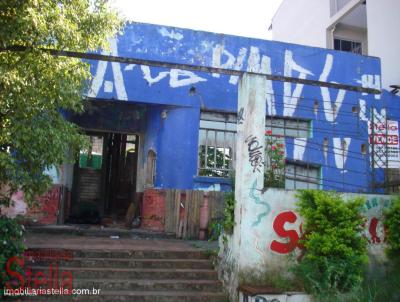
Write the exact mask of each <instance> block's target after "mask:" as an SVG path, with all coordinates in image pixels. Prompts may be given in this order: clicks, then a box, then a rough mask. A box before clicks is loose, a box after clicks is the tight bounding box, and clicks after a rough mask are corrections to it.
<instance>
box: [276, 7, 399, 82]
mask: <svg viewBox="0 0 400 302" xmlns="http://www.w3.org/2000/svg"><path fill="white" fill-rule="evenodd" d="M399 14H400V2H399V1H396V0H368V1H365V0H284V1H283V3H282V5H281V7H280V8H279V10H278V11H277V13H276V14H275V16H274V18H273V19H272V24H271V27H270V29H271V30H272V35H273V39H274V40H277V41H284V42H288V43H297V44H303V45H309V46H314V47H323V48H325V47H326V48H329V49H335V50H342V51H350V52H353V53H357V54H363V55H369V56H376V57H379V58H381V62H382V85H383V86H382V87H383V88H384V89H387V90H388V89H390V86H391V85H400V72H399V66H400V64H399V57H398V54H399V53H400V42H399V39H398V38H396V37H397V36H398V29H399V28H400V18H399Z"/></svg>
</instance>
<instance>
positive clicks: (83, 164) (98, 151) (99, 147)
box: [79, 135, 103, 170]
mask: <svg viewBox="0 0 400 302" xmlns="http://www.w3.org/2000/svg"><path fill="white" fill-rule="evenodd" d="M102 161H103V137H102V136H93V135H89V136H87V144H86V146H85V148H83V149H82V150H81V151H80V152H79V168H92V169H95V170H100V169H101V166H102Z"/></svg>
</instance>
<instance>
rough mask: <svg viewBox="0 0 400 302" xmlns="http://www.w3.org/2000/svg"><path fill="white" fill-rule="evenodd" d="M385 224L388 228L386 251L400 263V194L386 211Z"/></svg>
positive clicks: (393, 259) (390, 257)
mask: <svg viewBox="0 0 400 302" xmlns="http://www.w3.org/2000/svg"><path fill="white" fill-rule="evenodd" d="M384 224H385V227H386V230H387V248H386V253H387V255H388V257H389V259H391V260H392V261H394V262H395V263H396V264H397V265H399V264H400V196H396V197H395V198H393V200H392V205H391V206H390V207H389V208H388V210H387V211H386V212H385V220H384Z"/></svg>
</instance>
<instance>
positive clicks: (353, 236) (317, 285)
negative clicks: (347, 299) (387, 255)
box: [295, 190, 367, 294]
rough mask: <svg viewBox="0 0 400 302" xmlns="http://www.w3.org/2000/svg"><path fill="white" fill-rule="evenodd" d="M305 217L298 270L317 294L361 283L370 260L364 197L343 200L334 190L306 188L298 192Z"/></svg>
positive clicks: (340, 290) (299, 206)
mask: <svg viewBox="0 0 400 302" xmlns="http://www.w3.org/2000/svg"><path fill="white" fill-rule="evenodd" d="M297 198H298V204H297V205H298V208H299V213H300V215H301V216H302V217H303V218H304V224H303V232H304V235H303V238H302V239H301V244H302V245H303V246H304V248H305V250H304V256H303V258H302V259H301V262H300V263H299V265H298V267H297V268H295V272H296V273H297V274H298V275H299V276H301V277H302V278H303V279H304V280H305V284H306V285H307V288H308V290H310V291H311V292H313V293H317V294H326V293H327V292H336V293H337V292H346V291H349V290H351V289H352V288H354V287H357V286H359V285H360V284H361V282H362V280H363V272H364V265H365V264H366V262H367V250H366V245H367V241H366V239H365V238H364V237H363V236H362V235H361V234H362V230H363V225H364V223H365V218H364V217H363V216H362V215H361V214H360V213H361V211H360V210H361V207H362V205H363V204H364V200H363V199H362V198H354V199H351V200H348V201H344V200H343V198H342V196H341V195H340V194H338V193H334V192H326V191H317V190H303V191H299V193H298V194H297Z"/></svg>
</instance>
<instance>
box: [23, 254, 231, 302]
mask: <svg viewBox="0 0 400 302" xmlns="http://www.w3.org/2000/svg"><path fill="white" fill-rule="evenodd" d="M32 251H33V252H36V254H37V253H38V252H41V249H35V250H32ZM56 251H57V250H56ZM42 252H46V250H42ZM69 254H70V255H72V257H71V259H64V260H62V259H61V260H58V261H57V265H56V263H55V262H54V260H46V259H38V258H36V260H33V259H32V258H30V257H27V258H26V263H25V268H27V267H30V268H31V270H32V276H35V275H36V274H37V272H44V274H45V275H46V276H50V275H51V276H54V277H55V278H53V279H55V280H59V283H58V284H59V286H61V282H62V281H61V280H62V279H61V276H62V273H63V272H64V273H65V272H67V273H71V274H72V280H73V288H74V289H89V290H92V289H93V288H94V289H100V295H93V294H90V295H73V296H41V297H30V298H24V301H104V302H108V301H113V302H117V301H135V302H140V301H146V302H147V301H149V302H150V301H157V302H170V301H171V302H172V301H174V302H176V301H188V302H189V301H190V302H197V301H207V302H209V301H210V302H212V301H228V299H227V298H226V295H225V294H224V293H223V290H222V284H221V283H220V281H218V278H217V272H216V271H215V270H214V268H213V265H212V262H211V260H210V259H208V257H207V255H206V254H205V253H204V252H203V251H201V250H196V249H193V248H188V249H187V250H184V249H182V248H180V249H179V250H173V249H165V250H158V251H157V250H150V249H146V250H121V249H118V250H115V249H114V250H92V249H81V250H80V249H73V250H69ZM50 264H51V265H52V272H51V273H50ZM56 266H57V269H58V275H57V276H56V273H55V270H56ZM47 278H48V279H49V277H47ZM52 284H54V282H53V283H52ZM44 287H45V288H48V287H49V286H48V285H47V283H46V284H45V285H44Z"/></svg>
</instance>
